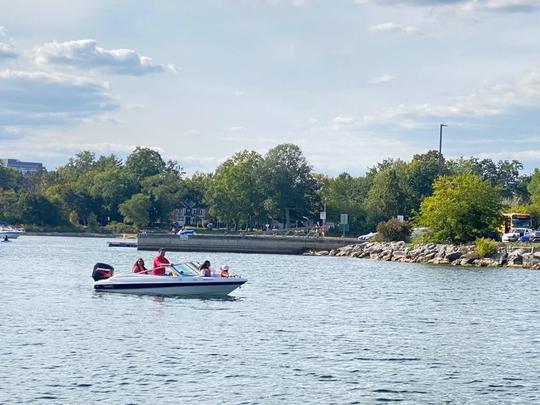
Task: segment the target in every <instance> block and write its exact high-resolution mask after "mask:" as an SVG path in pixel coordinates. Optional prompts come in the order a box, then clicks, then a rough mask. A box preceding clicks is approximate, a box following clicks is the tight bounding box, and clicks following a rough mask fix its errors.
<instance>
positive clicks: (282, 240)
mask: <svg viewBox="0 0 540 405" xmlns="http://www.w3.org/2000/svg"><path fill="white" fill-rule="evenodd" d="M357 242H358V241H357V240H356V239H352V238H317V237H303V236H277V235H189V236H186V235H183V236H178V235H171V234H139V235H138V237H137V249H138V250H158V249H159V248H164V249H166V250H169V251H177V252H231V253H267V254H287V255H300V254H303V253H305V252H307V251H310V250H313V251H320V250H332V249H338V248H340V247H343V246H347V245H351V244H354V243H357Z"/></svg>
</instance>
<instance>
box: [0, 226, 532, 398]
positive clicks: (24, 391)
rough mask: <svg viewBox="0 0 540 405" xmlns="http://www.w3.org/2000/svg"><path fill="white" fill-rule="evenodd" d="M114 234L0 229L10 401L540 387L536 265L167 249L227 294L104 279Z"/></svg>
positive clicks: (124, 252)
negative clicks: (205, 269) (203, 268)
mask: <svg viewBox="0 0 540 405" xmlns="http://www.w3.org/2000/svg"><path fill="white" fill-rule="evenodd" d="M106 242H107V240H106V239H86V238H60V237H32V236H23V237H21V238H19V239H18V240H16V241H13V242H12V243H0V264H1V269H2V272H3V278H2V292H1V294H0V403H2V404H8V403H25V404H26V403H51V404H78V403H85V404H86V403H97V402H98V401H99V402H100V403H111V404H150V403H152V404H161V403H163V404H169V403H170V404H180V403H196V404H223V403H227V404H273V403H283V404H291V403H310V404H311V403H313V404H353V403H356V404H373V403H379V402H391V401H401V402H402V403H407V404H424V403H426V404H427V403H431V404H443V403H448V404H466V403H470V404H500V403H505V404H509V403H519V404H534V403H540V378H539V371H540V328H539V325H540V309H539V307H540V289H539V286H540V272H538V271H530V270H529V271H527V270H507V269H489V270H488V269H484V270H477V269H468V268H454V267H442V266H424V265H415V264H400V263H390V262H377V261H371V260H365V259H350V258H335V257H301V256H273V255H241V254H203V253H182V252H170V253H169V254H168V256H169V258H170V259H172V260H173V261H183V260H198V261H200V260H203V259H206V258H208V259H210V260H211V261H212V263H213V265H219V264H221V263H227V264H229V265H230V266H231V269H232V272H233V273H240V274H242V275H243V276H246V277H247V278H248V279H249V281H248V283H247V284H245V285H244V286H243V287H242V288H241V289H239V290H236V291H235V292H233V293H232V296H231V298H229V299H206V300H204V299H193V298H192V299H181V298H157V297H151V296H133V295H116V294H107V293H95V292H94V291H93V289H92V279H91V278H90V275H91V270H92V267H93V265H94V263H95V262H98V261H103V262H106V263H110V264H112V265H113V266H115V269H116V271H117V272H122V271H128V270H129V269H130V268H131V264H132V263H133V262H134V261H135V259H136V258H137V257H138V256H142V257H143V258H144V259H145V261H146V262H147V263H149V262H151V259H152V257H153V256H154V253H153V252H137V251H136V250H135V249H129V248H108V247H107V245H106Z"/></svg>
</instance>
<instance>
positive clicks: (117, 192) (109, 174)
mask: <svg viewBox="0 0 540 405" xmlns="http://www.w3.org/2000/svg"><path fill="white" fill-rule="evenodd" d="M90 173H91V183H92V185H91V186H90V187H89V191H90V195H91V196H92V197H93V198H94V199H96V200H98V201H100V204H101V211H102V212H103V214H102V215H103V216H106V217H108V218H110V220H112V221H117V220H121V218H120V217H119V212H118V205H120V204H121V203H122V202H123V201H126V200H127V199H129V198H130V197H131V196H132V195H133V194H135V193H136V192H137V191H138V186H137V183H136V182H135V180H134V179H133V177H131V176H130V175H128V174H127V173H125V170H124V169H123V168H121V167H118V166H116V165H108V166H105V168H104V169H103V170H101V171H97V170H96V171H91V172H90ZM105 219H106V218H103V219H102V223H106V222H108V221H105Z"/></svg>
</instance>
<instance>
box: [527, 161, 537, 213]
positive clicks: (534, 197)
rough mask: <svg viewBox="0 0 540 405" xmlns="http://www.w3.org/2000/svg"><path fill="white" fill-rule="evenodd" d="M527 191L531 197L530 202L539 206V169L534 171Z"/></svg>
mask: <svg viewBox="0 0 540 405" xmlns="http://www.w3.org/2000/svg"><path fill="white" fill-rule="evenodd" d="M527 190H528V191H529V194H530V196H531V201H533V202H534V203H536V204H540V169H534V172H533V174H532V176H531V180H530V181H529V184H528V185H527Z"/></svg>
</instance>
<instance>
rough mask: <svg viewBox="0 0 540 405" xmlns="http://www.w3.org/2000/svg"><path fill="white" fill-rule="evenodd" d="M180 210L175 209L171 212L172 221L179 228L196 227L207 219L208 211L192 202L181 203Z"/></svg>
mask: <svg viewBox="0 0 540 405" xmlns="http://www.w3.org/2000/svg"><path fill="white" fill-rule="evenodd" d="M181 205H182V208H177V209H176V210H174V212H173V216H172V220H173V221H174V222H177V223H178V224H179V225H180V226H197V225H202V222H203V221H204V220H206V219H208V210H207V209H206V208H203V207H199V206H198V205H197V204H195V203H194V202H192V201H182V204H181Z"/></svg>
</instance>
